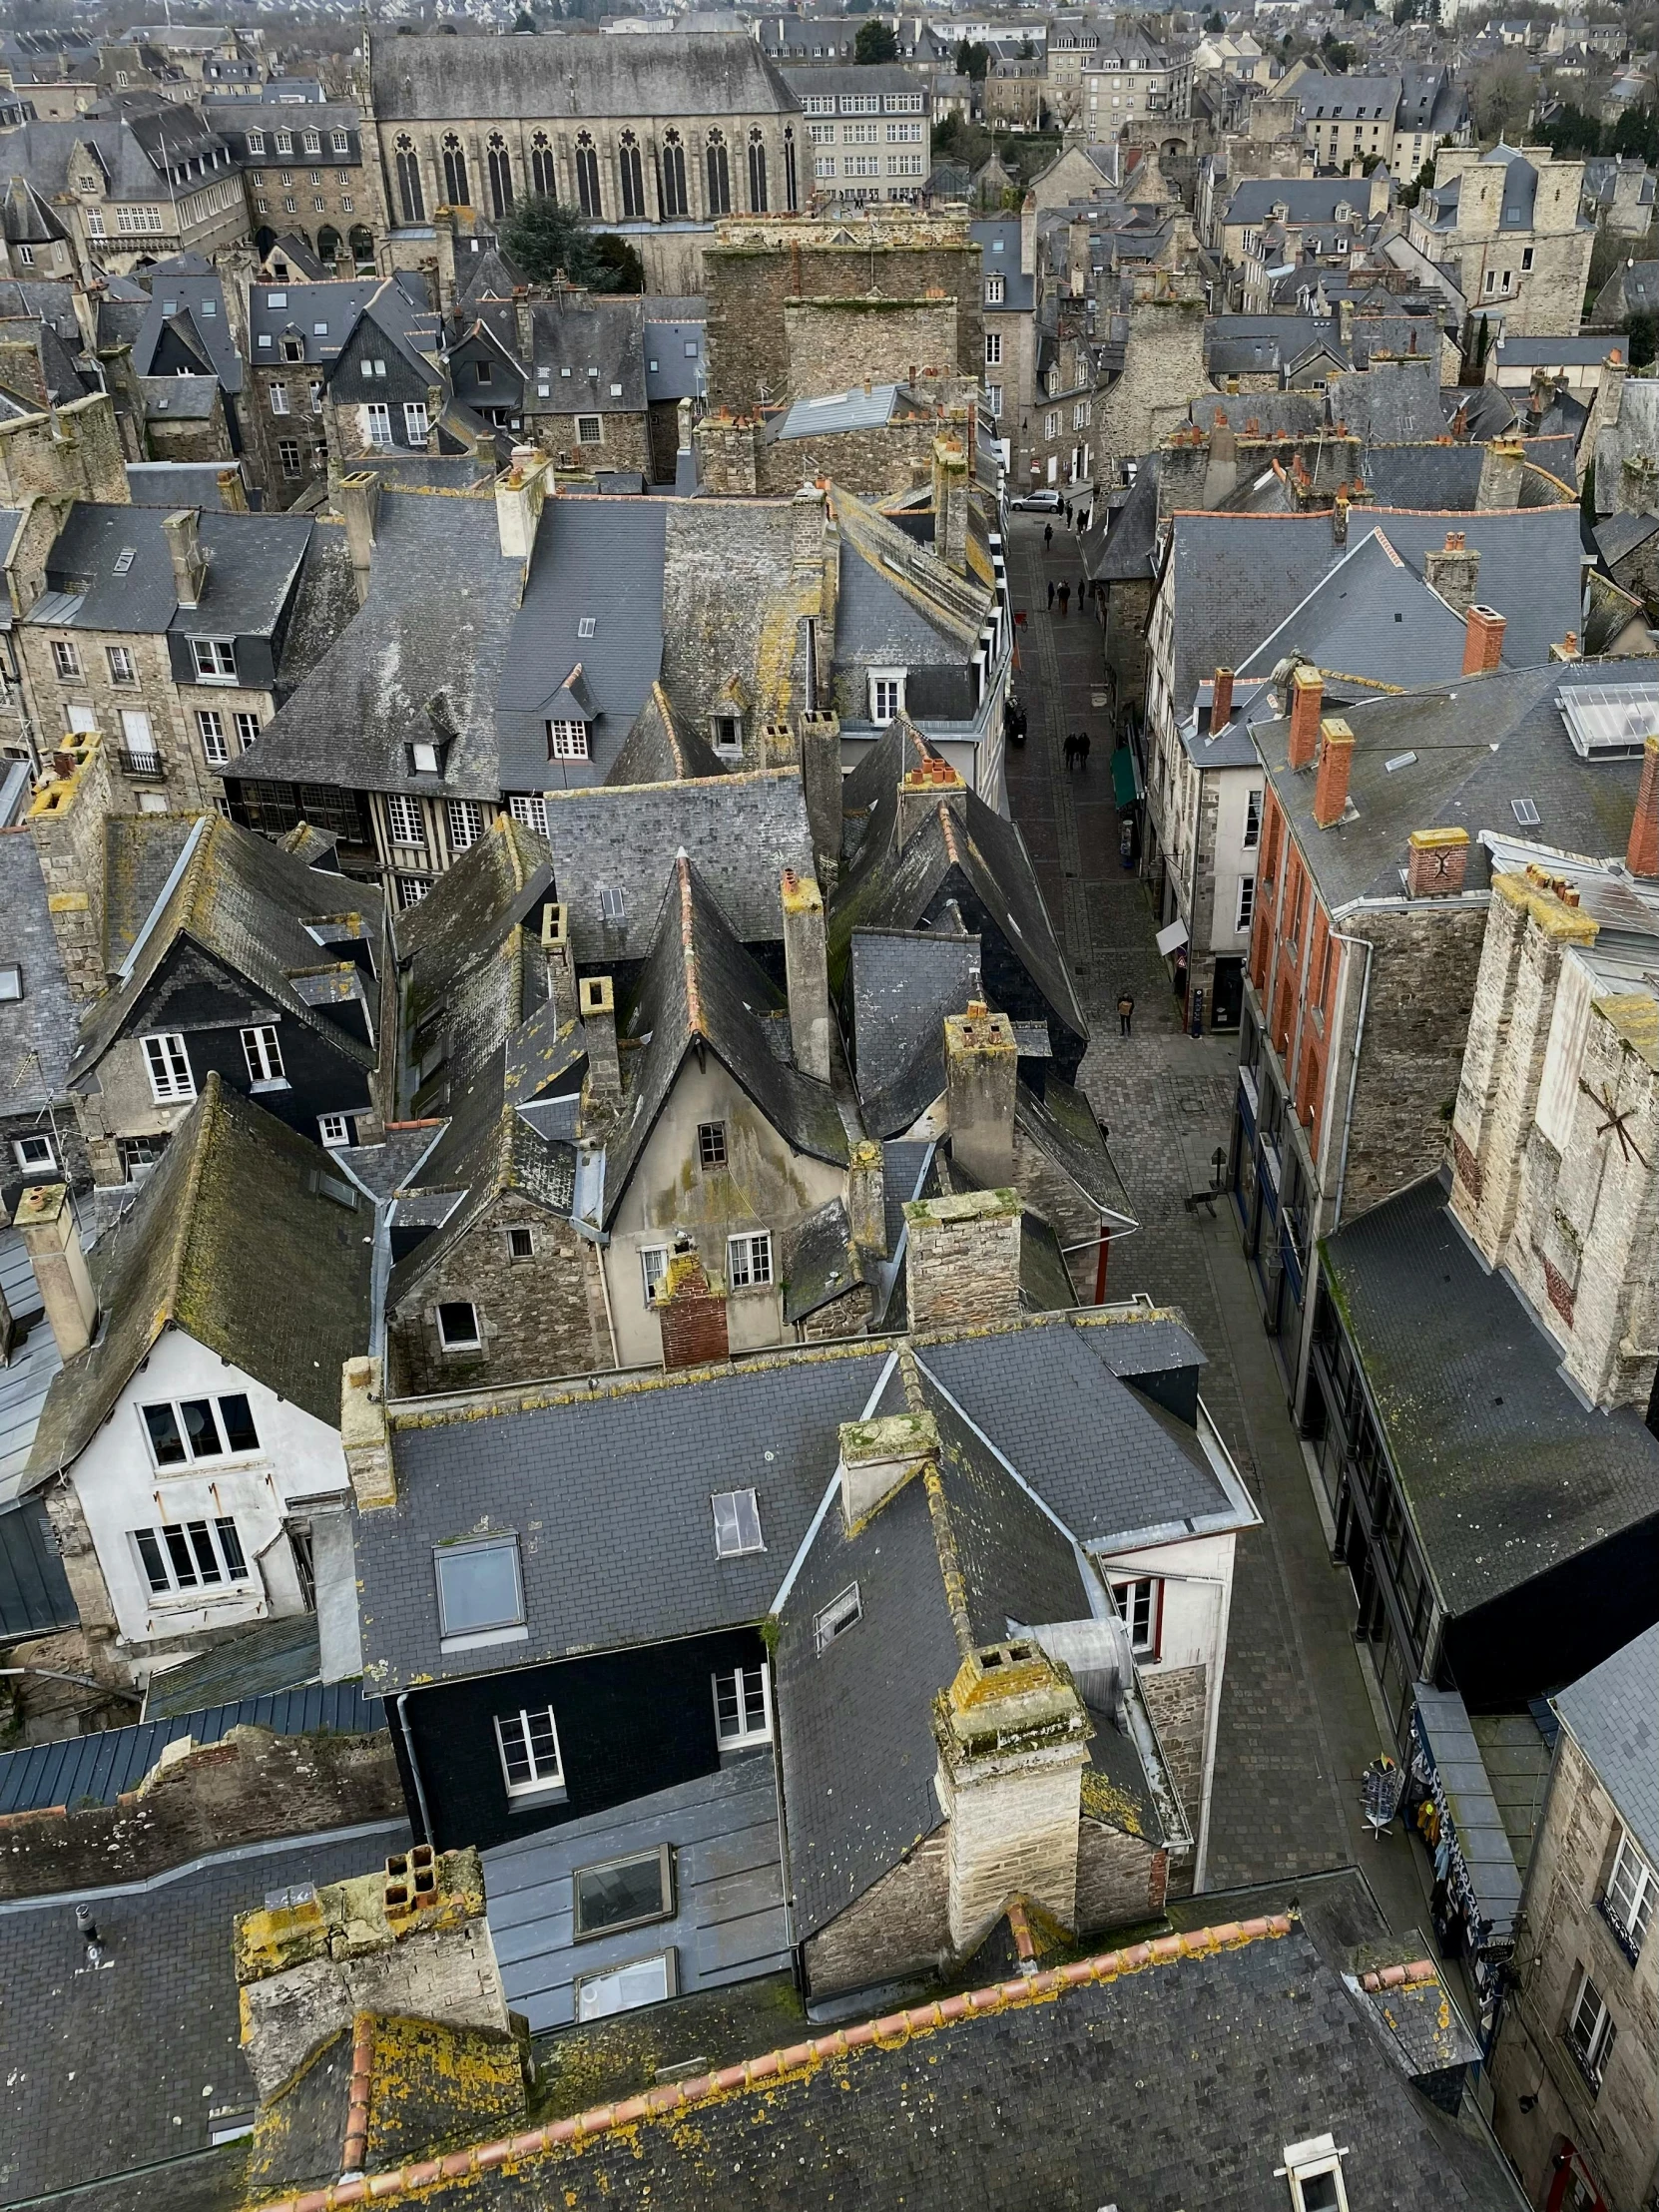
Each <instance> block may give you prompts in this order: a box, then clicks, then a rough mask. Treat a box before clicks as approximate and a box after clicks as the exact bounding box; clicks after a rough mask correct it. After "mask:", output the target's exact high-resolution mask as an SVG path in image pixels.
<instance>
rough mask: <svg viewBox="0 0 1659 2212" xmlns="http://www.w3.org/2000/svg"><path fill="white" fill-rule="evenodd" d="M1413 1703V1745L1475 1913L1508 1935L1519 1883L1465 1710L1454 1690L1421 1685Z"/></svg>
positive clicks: (1487, 1926) (1483, 1922)
mask: <svg viewBox="0 0 1659 2212" xmlns="http://www.w3.org/2000/svg"><path fill="white" fill-rule="evenodd" d="M1415 1704H1416V1733H1417V1741H1418V1743H1419V1744H1420V1745H1421V1747H1422V1750H1423V1752H1424V1753H1425V1754H1426V1757H1427V1761H1428V1765H1429V1770H1430V1774H1431V1776H1432V1779H1433V1781H1434V1782H1435V1783H1437V1785H1438V1788H1437V1790H1436V1792H1435V1795H1436V1797H1437V1798H1438V1799H1439V1800H1440V1801H1441V1802H1442V1803H1443V1806H1444V1810H1445V1812H1446V1814H1447V1816H1448V1817H1449V1819H1450V1821H1451V1825H1452V1828H1453V1830H1454V1831H1455V1834H1454V1837H1453V1844H1454V1848H1455V1850H1456V1853H1457V1856H1458V1857H1459V1858H1460V1859H1461V1861H1462V1864H1463V1869H1464V1872H1465V1873H1466V1875H1467V1877H1468V1886H1469V1889H1470V1891H1471V1892H1472V1893H1473V1899H1474V1908H1475V1912H1476V1914H1477V1915H1478V1917H1479V1920H1480V1922H1481V1925H1482V1927H1483V1928H1485V1929H1487V1930H1489V1931H1490V1932H1491V1934H1492V1935H1493V1936H1498V1937H1503V1936H1510V1935H1512V1934H1513V1932H1514V1926H1515V1919H1516V1916H1517V1914H1518V1913H1519V1911H1520V1898H1521V1879H1520V1876H1519V1874H1518V1873H1517V1872H1516V1870H1515V1855H1514V1852H1513V1850H1512V1849H1511V1848H1510V1843H1509V1834H1508V1831H1507V1829H1505V1827H1504V1825H1503V1817H1502V1815H1501V1814H1500V1813H1499V1812H1498V1809H1497V1800H1496V1799H1495V1798H1494V1797H1493V1795H1492V1785H1491V1781H1490V1779H1489V1778H1488V1776H1487V1773H1486V1768H1485V1764H1484V1762H1483V1761H1482V1759H1481V1757H1480V1746H1479V1745H1478V1744H1477V1743H1476V1742H1475V1740H1474V1730H1473V1729H1472V1728H1471V1727H1470V1726H1469V1716H1468V1710H1467V1708H1466V1707H1465V1705H1464V1703H1463V1701H1462V1699H1461V1698H1460V1697H1459V1696H1458V1694H1457V1692H1456V1691H1455V1690H1431V1689H1429V1687H1428V1685H1427V1684H1426V1683H1423V1682H1419V1683H1418V1684H1417V1686H1416V1692H1415Z"/></svg>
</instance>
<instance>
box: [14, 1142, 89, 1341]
mask: <svg viewBox="0 0 1659 2212" xmlns="http://www.w3.org/2000/svg"><path fill="white" fill-rule="evenodd" d="M12 1227H13V1228H14V1229H17V1230H21V1232H22V1234H23V1249H24V1250H25V1251H26V1252H27V1253H28V1255H29V1265H30V1266H31V1267H32V1268H33V1269H34V1271H35V1288H36V1289H37V1290H38V1291H39V1292H40V1302H41V1304H42V1306H44V1307H45V1309H46V1318H47V1320H48V1321H49V1322H50V1323H51V1324H52V1334H53V1336H54V1337H56V1339H57V1340H58V1350H59V1352H61V1353H62V1355H63V1357H64V1358H65V1359H66V1360H73V1359H74V1358H75V1356H76V1354H77V1353H81V1352H85V1350H86V1349H87V1347H88V1345H90V1344H91V1342H92V1340H93V1338H94V1336H95V1335H96V1334H97V1330H98V1297H97V1294H96V1292H95V1291H94V1290H93V1287H92V1277H91V1276H90V1275H89V1274H88V1272H87V1261H86V1254H85V1253H84V1252H83V1251H82V1250H81V1234H80V1231H79V1230H78V1229H77V1228H76V1226H75V1210H74V1208H73V1207H72V1206H71V1205H70V1203H69V1185H68V1184H67V1183H32V1184H31V1185H30V1186H29V1188H28V1189H27V1190H26V1191H25V1192H24V1193H23V1196H22V1197H21V1198H20V1199H19V1200H18V1202H17V1212H16V1213H15V1214H14V1215H13V1216H12Z"/></svg>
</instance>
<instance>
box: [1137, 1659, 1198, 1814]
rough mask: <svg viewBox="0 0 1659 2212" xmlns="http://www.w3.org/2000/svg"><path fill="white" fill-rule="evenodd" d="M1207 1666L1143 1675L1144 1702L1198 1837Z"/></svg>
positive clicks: (1179, 1668) (1170, 1774) (1173, 1669)
mask: <svg viewBox="0 0 1659 2212" xmlns="http://www.w3.org/2000/svg"><path fill="white" fill-rule="evenodd" d="M1209 1672H1210V1670H1209V1669H1208V1668H1207V1667H1202V1666H1199V1667H1172V1668H1171V1669H1170V1670H1169V1671H1168V1673H1160V1674H1154V1673H1142V1674H1141V1675H1140V1676H1139V1677H1138V1680H1139V1682H1140V1686H1141V1699H1142V1702H1143V1703H1144V1704H1145V1706H1146V1709H1147V1711H1148V1712H1149V1713H1150V1714H1151V1715H1152V1725H1153V1727H1154V1728H1156V1729H1157V1731H1158V1741H1159V1742H1160V1743H1161V1744H1162V1745H1163V1747H1164V1758H1165V1762H1166V1764H1167V1768H1168V1772H1169V1778H1170V1780H1171V1782H1172V1783H1174V1785H1175V1788H1176V1791H1177V1793H1178V1794H1179V1796H1180V1799H1181V1809H1182V1811H1183V1812H1184V1813H1185V1814H1186V1816H1187V1825H1188V1827H1189V1828H1190V1829H1191V1831H1192V1833H1193V1835H1194V1836H1195V1837H1196V1836H1197V1834H1198V1822H1199V1810H1200V1807H1201V1806H1202V1804H1203V1802H1204V1723H1205V1717H1206V1714H1207V1712H1208V1701H1209V1695H1210V1683H1209Z"/></svg>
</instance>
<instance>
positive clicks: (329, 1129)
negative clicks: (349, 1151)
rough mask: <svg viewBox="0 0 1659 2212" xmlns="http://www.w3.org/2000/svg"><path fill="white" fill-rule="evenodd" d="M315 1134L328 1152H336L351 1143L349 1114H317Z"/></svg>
mask: <svg viewBox="0 0 1659 2212" xmlns="http://www.w3.org/2000/svg"><path fill="white" fill-rule="evenodd" d="M316 1134H317V1139H318V1141H319V1143H321V1144H322V1145H323V1146H324V1147H325V1148H326V1149H327V1150H328V1151H329V1152H337V1151H339V1150H340V1148H341V1147H342V1146H344V1145H348V1144H349V1143H350V1142H351V1117H350V1115H349V1114H318V1115H317V1117H316Z"/></svg>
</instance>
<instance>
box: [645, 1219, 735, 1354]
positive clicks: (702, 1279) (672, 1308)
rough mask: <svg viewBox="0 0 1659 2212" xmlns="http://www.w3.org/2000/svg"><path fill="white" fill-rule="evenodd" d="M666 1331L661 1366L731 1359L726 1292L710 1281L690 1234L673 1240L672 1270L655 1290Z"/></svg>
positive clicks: (659, 1317)
mask: <svg viewBox="0 0 1659 2212" xmlns="http://www.w3.org/2000/svg"><path fill="white" fill-rule="evenodd" d="M656 1314H657V1319H658V1321H659V1322H660V1323H661V1325H662V1332H663V1366H664V1367H665V1368H667V1369H675V1368H702V1367H708V1366H710V1365H712V1364H713V1363H714V1362H716V1361H719V1360H726V1359H729V1358H730V1357H731V1350H732V1340H731V1336H730V1333H729V1331H728V1329H727V1325H726V1293H725V1291H724V1290H718V1289H716V1287H715V1286H714V1285H713V1284H712V1283H711V1282H710V1281H709V1277H708V1273H707V1271H706V1269H705V1268H704V1265H703V1262H702V1261H701V1260H700V1259H699V1258H698V1256H697V1253H696V1250H695V1249H694V1247H693V1245H692V1242H691V1240H690V1238H689V1237H686V1236H684V1235H681V1236H679V1237H677V1238H676V1239H675V1242H674V1251H673V1253H672V1255H671V1256H670V1259H669V1263H668V1271H667V1273H666V1274H665V1275H664V1277H663V1283H662V1288H661V1290H659V1291H658V1293H657V1304H656Z"/></svg>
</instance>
